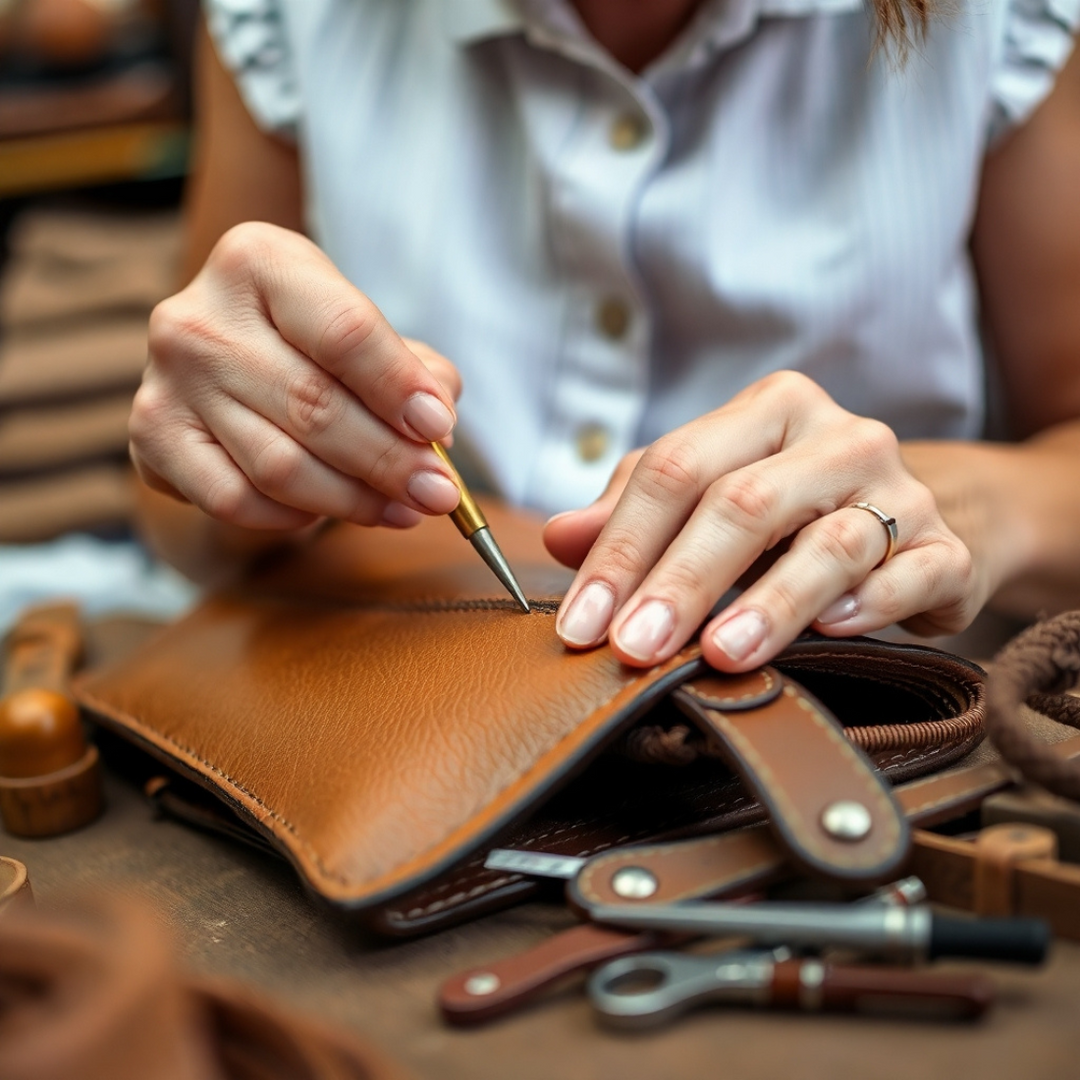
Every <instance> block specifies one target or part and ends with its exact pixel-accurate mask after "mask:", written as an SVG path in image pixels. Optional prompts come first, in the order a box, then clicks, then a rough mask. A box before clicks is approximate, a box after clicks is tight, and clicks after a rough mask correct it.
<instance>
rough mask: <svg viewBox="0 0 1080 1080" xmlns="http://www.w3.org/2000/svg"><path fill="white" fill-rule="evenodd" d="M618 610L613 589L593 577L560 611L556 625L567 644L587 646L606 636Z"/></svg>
mask: <svg viewBox="0 0 1080 1080" xmlns="http://www.w3.org/2000/svg"><path fill="white" fill-rule="evenodd" d="M614 611H615V596H614V594H613V593H612V591H611V590H610V589H609V588H608V587H607V586H606V585H601V584H600V582H598V581H591V582H589V584H588V585H586V586H585V588H584V589H582V590H581V592H579V593H578V594H577V596H575V597H574V599H573V600H572V601H571V602H570V606H569V607H568V608H567V609H566V610H565V611H564V612H561V613H560V615H559V618H558V620H557V621H556V623H555V629H556V631H557V633H558V635H559V637H560V638H562V640H563V641H564V642H565V643H566V644H567V645H573V646H576V647H577V648H579V649H583V648H586V647H587V646H589V645H595V644H596V643H597V642H599V641H600V640H601V639H602V638H603V636H604V634H605V633H606V632H607V628H608V625H609V623H610V622H611V616H612V614H613V613H614Z"/></svg>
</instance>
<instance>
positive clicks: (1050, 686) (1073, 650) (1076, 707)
mask: <svg viewBox="0 0 1080 1080" xmlns="http://www.w3.org/2000/svg"><path fill="white" fill-rule="evenodd" d="M1078 682H1080V611H1067V612H1065V613H1064V614H1062V615H1057V616H1055V617H1054V618H1052V619H1046V620H1045V621H1043V622H1038V623H1036V624H1035V625H1034V626H1031V627H1029V628H1028V629H1027V630H1025V631H1024V632H1023V633H1021V634H1018V635H1017V636H1016V637H1015V638H1014V639H1013V640H1012V641H1010V642H1009V643H1008V644H1007V645H1006V646H1005V647H1004V648H1003V649H1002V650H1001V651H1000V652H999V653H998V655H997V656H996V657H995V658H994V661H993V663H992V664H991V666H990V679H989V682H988V684H987V693H986V696H987V708H986V729H987V734H988V735H989V736H990V739H991V741H992V742H993V743H994V745H995V746H996V747H997V749H998V750H999V751H1000V753H1001V756H1002V757H1003V758H1005V760H1006V761H1008V762H1009V763H1010V764H1011V765H1013V766H1015V767H1016V768H1017V769H1019V770H1020V772H1021V773H1023V775H1024V776H1025V778H1026V779H1028V780H1030V781H1032V782H1033V783H1036V784H1040V785H1042V787H1044V788H1046V789H1047V790H1048V791H1052V792H1053V793H1054V794H1055V795H1061V796H1063V797H1065V798H1067V799H1076V800H1080V762H1077V761H1063V760H1060V759H1058V758H1056V757H1055V756H1054V755H1053V754H1052V753H1051V752H1050V748H1049V746H1048V745H1047V744H1046V743H1043V742H1040V741H1039V740H1038V739H1037V738H1035V737H1034V736H1032V734H1031V732H1029V731H1028V729H1027V727H1026V726H1025V724H1024V722H1023V720H1022V718H1021V716H1020V706H1021V705H1022V704H1025V703H1026V704H1028V705H1029V706H1031V708H1033V709H1036V710H1037V711H1038V712H1040V713H1042V714H1043V715H1045V716H1048V717H1050V718H1051V719H1052V720H1056V721H1058V723H1061V724H1067V725H1068V726H1069V727H1074V728H1080V699H1078V698H1075V697H1070V696H1068V695H1067V694H1066V691H1067V690H1070V689H1072V688H1073V687H1075V686H1076V685H1077V684H1078Z"/></svg>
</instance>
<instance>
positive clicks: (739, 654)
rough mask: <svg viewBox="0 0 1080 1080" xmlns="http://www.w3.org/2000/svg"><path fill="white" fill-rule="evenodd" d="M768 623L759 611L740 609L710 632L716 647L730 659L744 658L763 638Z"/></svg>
mask: <svg viewBox="0 0 1080 1080" xmlns="http://www.w3.org/2000/svg"><path fill="white" fill-rule="evenodd" d="M768 632H769V624H768V623H767V622H766V621H765V616H764V615H762V614H761V612H759V611H754V610H752V609H751V610H748V611H740V612H739V613H738V614H737V615H732V617H731V618H730V619H728V620H727V621H726V622H722V623H721V624H720V625H719V626H718V627H717V628H716V629H715V630H714V631H713V633H712V639H713V642H714V643H715V645H716V647H717V648H718V649H720V650H721V651H722V652H725V653H727V655H728V656H730V657H731V659H732V660H745V659H746V658H747V657H748V656H749V655H750V654H751V653H752V652H753V651H754V650H755V649H756V648H757V647H758V646H759V645H760V644H761V643H762V642H763V641H764V640H765V635H766V634H767V633H768Z"/></svg>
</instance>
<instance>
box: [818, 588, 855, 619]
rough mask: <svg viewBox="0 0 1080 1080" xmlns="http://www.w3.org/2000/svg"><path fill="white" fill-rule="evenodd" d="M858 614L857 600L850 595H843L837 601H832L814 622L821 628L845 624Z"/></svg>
mask: <svg viewBox="0 0 1080 1080" xmlns="http://www.w3.org/2000/svg"><path fill="white" fill-rule="evenodd" d="M858 614H859V598H858V597H857V596H853V595H852V594H851V593H844V595H843V596H841V597H840V598H839V599H837V600H834V601H833V602H832V603H831V604H830V605H829V606H828V607H827V608H826V609H825V610H824V611H823V612H822V613H821V614H820V615H819V616H818V617H817V620H816V621H817V622H819V623H821V625H822V626H832V625H833V624H834V623H841V622H846V621H847V620H848V619H850V618H853V617H854V616H856V615H858Z"/></svg>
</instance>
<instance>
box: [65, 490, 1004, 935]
mask: <svg viewBox="0 0 1080 1080" xmlns="http://www.w3.org/2000/svg"><path fill="white" fill-rule="evenodd" d="M489 519H490V521H491V525H492V532H493V533H494V535H495V536H496V537H497V538H498V540H499V542H500V545H501V546H502V548H503V550H504V552H505V553H506V555H507V557H508V558H509V560H510V562H511V565H512V566H513V567H514V570H515V572H516V574H517V575H518V577H519V579H520V581H521V582H522V585H523V587H524V588H525V591H526V593H527V595H528V596H529V597H530V600H531V602H532V613H531V614H530V615H524V614H522V613H520V612H519V611H518V610H517V609H516V608H515V606H514V604H513V602H512V601H510V600H509V599H507V598H504V597H503V596H502V595H500V592H499V586H498V584H497V583H496V582H495V581H494V579H493V578H492V576H491V574H490V572H489V571H488V570H487V568H486V567H484V566H483V564H482V563H481V562H480V560H479V559H478V558H477V557H476V555H475V553H474V552H473V551H472V549H471V548H470V546H469V545H468V544H466V543H465V542H463V541H462V540H461V538H460V537H459V536H458V535H457V534H456V533H455V531H454V529H453V526H452V525H451V523H450V522H449V521H448V520H446V519H431V520H426V521H425V522H424V523H423V524H421V525H420V526H418V527H417V528H416V529H414V530H411V531H408V532H404V533H391V532H389V531H387V530H362V529H358V528H354V527H351V526H334V527H332V528H330V529H328V530H327V531H325V532H324V533H323V534H322V535H321V536H320V537H319V538H318V539H317V540H316V541H315V542H313V543H312V544H311V545H310V546H309V547H307V548H305V549H303V550H300V551H297V552H293V553H291V554H290V555H288V556H286V557H283V558H280V559H279V560H278V561H276V562H274V563H272V564H271V565H267V566H265V567H263V568H262V569H261V570H260V571H259V572H258V573H257V574H256V575H254V576H253V577H252V578H251V579H250V580H249V581H248V582H247V583H246V584H245V585H244V586H243V587H241V588H237V589H234V590H231V591H226V592H222V593H219V594H217V595H214V596H212V597H210V598H209V599H207V600H206V601H205V602H204V603H203V604H202V605H201V606H200V607H198V608H197V609H196V610H195V611H194V612H193V613H191V614H190V615H188V616H187V617H186V618H184V619H183V620H181V621H180V622H178V623H176V624H174V625H173V626H171V627H169V628H167V629H165V630H164V631H163V632H162V633H161V634H160V636H158V637H156V638H155V639H154V640H152V641H151V642H149V643H148V644H147V645H146V646H145V647H144V648H142V649H140V650H138V651H136V652H135V653H134V654H132V655H129V656H127V657H126V658H124V659H122V660H121V661H120V662H118V663H115V664H114V665H112V666H110V667H109V668H107V669H105V670H102V671H98V672H91V673H89V674H88V675H87V676H85V677H84V678H83V679H82V680H81V681H80V683H79V684H78V689H77V693H78V695H79V698H80V700H81V702H82V704H83V705H84V706H85V707H86V708H87V709H88V710H90V712H91V714H92V715H93V716H94V717H95V718H96V719H97V720H98V721H99V722H100V723H102V724H104V725H105V726H106V727H108V728H110V729H112V730H113V731H116V732H119V733H120V734H121V735H123V736H125V737H126V738H128V739H130V740H132V741H134V742H135V743H136V744H138V745H139V746H141V747H143V748H145V749H146V750H148V751H149V752H150V753H151V754H153V755H155V756H156V757H157V758H159V759H160V760H161V761H163V762H165V763H166V764H167V765H169V766H170V767H171V769H172V770H174V771H175V772H176V773H178V774H181V775H182V776H185V777H187V778H189V779H190V780H194V781H195V782H197V784H198V785H201V787H203V788H205V789H208V790H209V791H210V792H212V793H213V794H214V795H215V796H217V797H218V799H219V800H220V802H219V803H217V804H216V805H218V806H220V807H223V808H226V807H227V808H228V810H230V811H232V812H233V814H235V818H236V819H237V820H238V821H240V822H242V823H243V824H244V826H245V827H246V828H248V829H250V830H254V831H255V832H256V833H258V834H259V835H260V836H261V837H262V838H263V839H264V840H265V841H267V842H269V844H270V845H272V846H273V847H274V848H275V849H276V850H277V851H279V852H281V853H282V854H284V855H285V856H286V857H287V858H288V859H289V860H290V861H291V862H292V863H293V865H294V866H295V867H296V869H297V870H298V872H299V873H300V876H301V877H302V879H303V880H304V882H305V883H306V884H307V886H308V887H309V888H310V889H311V890H313V891H314V892H315V893H316V894H318V895H319V896H320V897H322V898H324V899H325V900H326V901H328V902H330V903H331V904H333V905H335V906H337V907H340V908H344V909H350V910H354V911H357V912H361V913H363V914H364V916H365V918H366V920H367V921H368V922H369V923H371V924H372V925H374V926H375V927H377V928H378V929H380V930H382V931H384V932H388V933H394V934H409V933H417V932H420V931H423V930H427V929H432V928H435V927H438V926H442V925H446V924H448V923H450V922H453V921H459V920H461V919H464V918H467V917H470V916H472V915H475V914H478V913H480V912H482V911H485V910H489V909H492V908H494V907H499V906H504V905H505V904H507V903H511V902H513V901H515V900H517V899H522V898H524V897H526V896H528V895H530V894H531V893H532V892H533V891H534V890H535V888H536V886H535V884H534V882H533V881H531V880H530V879H527V878H524V877H522V876H521V875H519V874H513V873H505V872H500V871H493V870H487V869H485V867H484V865H483V863H484V857H485V853H486V852H487V851H488V850H489V849H490V848H491V847H492V846H502V847H518V848H531V849H533V850H540V851H547V852H554V853H560V854H570V855H575V856H580V855H586V854H592V853H594V852H597V851H600V850H604V849H605V848H610V847H612V846H615V845H622V844H628V843H633V842H638V841H643V840H647V839H651V838H657V837H675V836H682V835H693V834H697V833H704V832H715V831H718V830H722V829H729V828H732V827H734V826H739V825H744V824H748V823H751V822H754V821H760V820H762V819H764V818H765V817H768V819H769V821H770V823H771V826H772V828H773V830H774V832H775V833H776V835H777V836H778V838H779V840H780V842H781V843H782V844H783V846H784V847H785V849H786V850H787V851H788V853H789V855H790V856H791V858H792V859H793V860H794V861H795V863H796V864H797V865H799V866H801V867H803V868H805V869H808V870H810V871H812V872H814V873H817V874H819V875H822V876H825V877H830V878H832V879H834V880H836V881H839V882H841V883H847V884H849V885H853V886H857V887H861V886H863V885H866V884H870V883H873V882H877V881H880V880H883V879H885V878H887V877H889V875H890V874H895V873H896V872H897V871H898V869H899V868H900V867H901V866H902V865H903V862H904V860H905V858H906V857H907V854H908V851H909V844H910V836H909V830H908V826H907V821H906V819H905V816H904V813H903V812H902V811H901V809H900V808H899V805H898V803H897V802H896V800H895V799H894V798H893V797H892V795H891V793H890V791H889V786H888V784H887V783H884V782H882V777H887V778H888V780H889V781H891V782H893V783H895V782H896V781H898V780H902V779H908V778H910V777H913V776H916V775H919V774H921V773H924V772H927V771H931V770H934V769H937V768H940V767H943V766H944V765H946V764H948V763H950V762H952V761H954V760H956V759H957V758H958V757H960V756H961V755H963V754H964V753H966V752H967V751H968V750H969V749H971V748H972V747H973V746H974V745H975V744H976V743H977V742H978V741H979V739H980V738H981V733H982V727H981V717H982V694H983V676H982V672H981V671H980V670H979V669H978V668H977V667H975V666H974V665H972V664H970V663H967V662H966V661H963V660H960V659H959V658H956V657H952V656H949V655H948V654H945V653H942V652H939V651H936V650H933V649H928V648H920V647H911V646H895V645H887V644H883V643H881V642H876V641H870V640H866V639H858V640H849V641H832V640H827V639H823V638H812V637H806V638H804V639H801V640H800V641H799V642H797V643H795V645H793V646H792V647H791V648H790V649H788V650H787V651H786V652H785V654H784V655H783V657H781V658H780V659H778V660H777V662H776V664H775V665H773V666H772V667H769V668H765V669H762V670H761V671H758V672H754V673H751V674H749V675H745V676H721V675H720V674H719V673H717V672H714V671H712V670H711V669H709V668H708V667H707V665H705V664H704V662H703V661H702V659H701V656H700V650H699V649H698V647H697V645H696V644H690V645H688V646H687V647H686V648H685V649H683V650H682V651H681V652H679V653H678V654H677V655H676V656H675V657H673V658H672V659H671V660H669V661H667V662H665V663H663V664H660V665H658V666H656V667H654V668H652V669H649V670H644V671H642V670H636V669H631V668H628V667H625V666H623V665H622V664H620V663H619V662H618V660H617V659H616V658H615V657H614V655H613V654H612V653H611V652H610V650H609V649H607V648H606V647H602V648H598V649H594V650H591V651H588V652H582V653H576V652H571V651H568V650H566V649H565V648H564V647H563V646H562V644H561V643H560V642H559V639H558V638H557V637H556V635H555V632H554V626H553V623H554V615H555V611H556V609H557V606H558V600H559V597H560V596H561V595H562V593H563V591H564V590H565V588H566V585H567V584H568V582H569V580H570V577H571V575H570V573H569V572H568V571H567V570H565V568H562V567H559V566H558V565H556V564H555V563H554V562H553V561H552V560H551V559H550V557H549V556H548V555H547V554H546V552H545V551H544V549H543V546H542V543H541V541H540V529H539V524H538V522H537V521H536V520H535V519H533V518H532V517H529V516H525V515H522V514H519V513H516V512H513V513H512V512H509V511H506V510H501V509H499V508H497V507H492V508H490V514H489ZM842 725H843V726H842ZM845 736H846V737H845ZM860 747H861V748H864V749H860ZM864 750H865V752H864ZM656 759H660V761H661V763H660V764H653V763H650V762H652V761H654V760H656ZM676 762H682V764H676ZM852 806H855V807H856V808H857V812H856V813H855V815H854V818H852V816H851V813H850V811H851V808H852ZM838 809H839V810H840V811H841V813H840V814H839V817H838V816H837V814H836V813H835V811H837V810H838ZM845 812H846V816H845ZM852 820H854V821H855V825H856V827H855V828H852V827H851V823H852ZM838 821H839V824H838V823H837V822H838ZM235 824H236V822H235V821H234V827H235Z"/></svg>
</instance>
